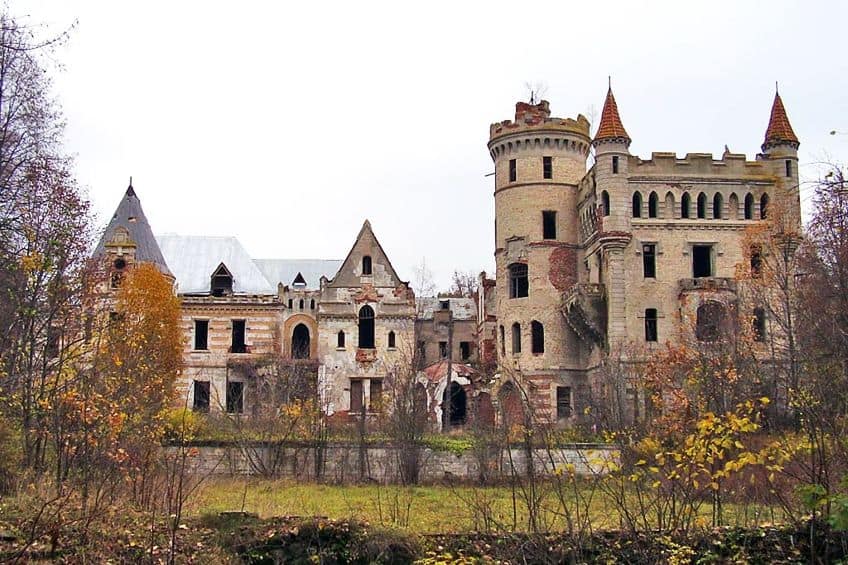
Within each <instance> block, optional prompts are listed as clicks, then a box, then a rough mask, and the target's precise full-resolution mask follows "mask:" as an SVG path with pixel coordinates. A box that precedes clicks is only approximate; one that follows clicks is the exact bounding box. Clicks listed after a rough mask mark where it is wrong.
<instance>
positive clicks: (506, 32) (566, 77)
mask: <svg viewBox="0 0 848 565" xmlns="http://www.w3.org/2000/svg"><path fill="white" fill-rule="evenodd" d="M11 10H12V12H13V13H15V14H16V15H19V16H20V15H28V16H30V17H29V19H28V21H29V22H30V23H32V22H45V23H48V24H49V25H50V27H49V30H51V31H56V32H57V31H59V30H61V29H63V28H64V27H67V25H68V24H70V23H71V22H72V21H73V20H74V19H78V21H79V25H78V27H77V29H76V30H75V31H74V32H73V35H72V37H71V40H70V42H69V43H68V44H67V45H66V46H64V47H62V48H61V49H60V50H59V52H58V54H57V58H58V59H59V60H60V61H61V63H63V65H64V68H63V69H62V70H61V71H58V72H56V73H55V94H56V96H57V98H58V99H59V100H60V102H61V104H62V106H63V107H64V111H65V116H66V119H67V124H68V125H67V143H68V148H69V150H70V152H72V153H73V154H74V155H76V166H77V176H78V179H79V181H80V183H81V184H82V185H83V186H84V187H86V188H87V190H88V191H89V195H90V198H91V200H92V202H93V206H94V209H95V211H96V212H97V213H98V215H99V219H100V220H101V221H102V222H103V223H105V222H106V221H107V220H108V218H109V216H110V215H111V213H112V211H113V210H114V208H115V207H116V206H117V204H118V201H119V200H120V198H121V196H122V195H123V192H124V190H125V189H126V186H127V182H128V179H129V176H130V175H132V176H133V180H134V182H133V184H134V186H135V188H136V191H137V193H138V195H139V197H140V198H141V201H142V204H143V206H144V210H145V213H146V214H147V217H148V219H149V220H150V223H151V225H152V226H153V229H154V231H155V232H156V233H163V232H176V233H180V234H187V235H235V236H237V237H238V238H239V239H240V240H241V242H242V243H243V244H244V245H245V247H246V248H247V250H248V251H249V252H250V253H251V255H253V257H256V258H265V257H280V258H283V257H309V258H312V257H316V258H343V257H344V256H345V254H346V253H347V252H348V250H349V248H350V246H351V245H352V243H353V238H354V237H355V236H356V234H357V232H358V230H359V228H360V227H361V225H362V222H363V221H364V219H365V218H368V219H370V220H371V223H372V225H373V227H374V230H375V232H376V234H377V237H378V238H379V239H380V241H381V243H382V244H383V247H384V248H385V249H386V251H387V253H388V254H389V257H390V258H391V260H392V262H393V263H394V266H395V268H396V269H397V271H398V273H399V274H400V275H401V277H403V278H405V279H412V278H413V269H414V267H415V266H416V265H417V264H420V262H421V260H422V258H423V257H426V260H427V264H428V266H429V267H430V269H431V270H432V271H433V272H434V275H435V278H436V282H437V283H438V285H439V286H440V287H442V288H446V287H447V286H448V284H449V280H450V274H451V272H452V271H453V269H454V268H458V269H462V270H472V271H475V272H477V271H480V270H482V269H486V270H487V271H489V272H492V268H493V265H494V261H493V251H494V244H493V221H494V201H493V197H492V190H493V182H494V181H493V179H492V178H491V177H489V178H486V177H484V175H485V174H487V173H489V172H491V171H492V170H493V165H492V162H491V159H490V157H489V155H488V151H487V149H486V142H487V140H488V127H489V124H490V123H491V122H496V121H500V120H504V119H511V118H512V117H513V112H514V104H515V102H516V101H517V100H520V99H525V100H526V99H527V98H528V91H527V89H526V88H525V84H526V83H544V84H545V85H546V87H547V89H546V91H545V93H544V97H545V98H546V99H548V100H550V102H551V109H552V111H553V114H554V115H556V116H560V117H575V116H576V115H577V114H578V113H584V114H586V115H587V117H589V118H590V119H592V115H591V114H592V108H594V113H595V116H594V117H595V119H597V118H599V117H600V110H601V107H602V105H603V100H604V95H605V94H606V85H607V75H612V81H613V90H614V92H615V95H616V99H617V101H618V106H619V111H620V113H621V117H622V121H623V122H624V125H625V127H626V128H627V131H628V133H629V134H630V136H631V137H632V138H633V144H632V145H631V148H630V150H631V152H632V153H633V154H636V155H640V156H642V157H645V158H649V157H650V153H651V151H676V152H677V154H678V155H683V154H685V153H687V152H712V153H713V154H714V155H716V156H719V155H721V153H722V151H723V148H724V144H725V143H726V144H727V145H729V146H730V149H731V150H732V151H734V152H744V153H746V154H747V155H748V156H749V158H753V156H754V155H755V153H756V152H757V151H759V145H760V144H761V143H762V140H763V134H764V133H765V128H766V125H767V123H768V117H769V110H770V108H771V102H772V99H773V96H774V82H775V81H776V80H777V81H779V82H780V93H781V97H782V98H783V101H784V103H785V105H786V108H787V112H788V114H789V118H790V120H791V122H792V126H793V127H794V129H795V132H796V133H797V135H798V137H799V138H800V140H801V151H800V159H801V162H802V174H804V173H806V175H807V177H808V178H809V177H810V176H814V175H815V171H813V170H812V167H811V166H810V165H809V164H811V163H814V162H818V161H822V160H824V159H827V158H830V159H833V160H836V161H841V162H845V161H846V160H848V159H846V156H848V133H846V135H835V136H831V135H828V134H829V132H830V131H831V130H840V131H845V132H848V96H846V94H845V93H846V92H848V88H846V87H848V72H846V70H848V68H847V67H848V58H847V57H846V56H845V39H844V29H843V28H844V23H845V21H846V16H848V3H846V2H778V1H772V2H753V1H746V2H710V3H709V4H707V3H706V2H698V3H694V2H693V3H689V2H681V1H679V0H678V1H676V2H668V3H660V2H634V1H628V2H620V3H618V2H611V1H607V2H589V1H587V2H581V3H575V2H562V1H560V2H551V3H546V2H534V3H520V2H511V3H503V2H480V3H471V2H461V1H453V2H436V1H430V2H425V3H419V4H416V5H415V6H413V5H411V4H410V3H407V2H399V1H394V2H386V3H374V2H365V1H357V2H350V1H346V2H338V3H336V2H258V1H256V2H247V1H245V2H212V1H206V2H200V1H197V2H188V1H179V2H178V1H173V0H172V1H162V2H160V1H150V0H147V1H144V2H118V1H102V2H95V1H89V2H84V1H81V0H27V1H23V0H11ZM805 164H807V166H806V167H805V166H804V165H805Z"/></svg>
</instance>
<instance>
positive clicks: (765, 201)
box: [760, 194, 769, 220]
mask: <svg viewBox="0 0 848 565" xmlns="http://www.w3.org/2000/svg"><path fill="white" fill-rule="evenodd" d="M768 205H769V197H768V194H763V195H762V197H760V218H761V219H763V220H765V219H766V218H767V217H768Z"/></svg>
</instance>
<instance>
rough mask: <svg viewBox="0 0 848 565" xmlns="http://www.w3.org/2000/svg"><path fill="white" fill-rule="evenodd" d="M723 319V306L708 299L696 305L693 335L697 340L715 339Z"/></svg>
mask: <svg viewBox="0 0 848 565" xmlns="http://www.w3.org/2000/svg"><path fill="white" fill-rule="evenodd" d="M723 320H724V307H723V306H722V305H721V304H720V303H718V302H715V301H714V300H710V301H708V302H705V303H703V304H701V305H700V306H699V307H698V312H697V319H696V322H695V324H696V327H695V335H696V337H697V338H698V340H699V341H716V340H717V339H718V337H719V333H720V331H721V326H722V323H723Z"/></svg>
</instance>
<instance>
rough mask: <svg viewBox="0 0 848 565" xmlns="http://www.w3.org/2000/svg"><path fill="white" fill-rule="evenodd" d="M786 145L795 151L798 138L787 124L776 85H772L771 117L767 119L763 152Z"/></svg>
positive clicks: (784, 110)
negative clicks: (775, 146)
mask: <svg viewBox="0 0 848 565" xmlns="http://www.w3.org/2000/svg"><path fill="white" fill-rule="evenodd" d="M781 144H788V145H792V146H794V147H795V148H796V149H797V148H798V146H799V145H800V143H799V142H798V137H797V136H796V135H795V132H794V131H793V130H792V125H791V124H790V123H789V117H788V116H787V115H786V109H785V108H784V107H783V100H781V99H780V93H779V92H778V91H777V83H775V85H774V103H773V104H772V105H771V117H770V118H769V124H768V128H767V129H766V138H765V141H763V146H762V148H763V151H766V150H767V149H768V148H769V147H772V146H774V145H781Z"/></svg>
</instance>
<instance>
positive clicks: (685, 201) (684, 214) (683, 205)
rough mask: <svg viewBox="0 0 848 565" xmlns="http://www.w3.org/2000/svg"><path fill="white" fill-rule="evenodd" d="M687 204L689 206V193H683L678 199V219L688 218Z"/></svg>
mask: <svg viewBox="0 0 848 565" xmlns="http://www.w3.org/2000/svg"><path fill="white" fill-rule="evenodd" d="M689 204H690V198H689V193H688V192H684V193H683V196H681V197H680V217H681V218H688V217H689Z"/></svg>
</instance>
